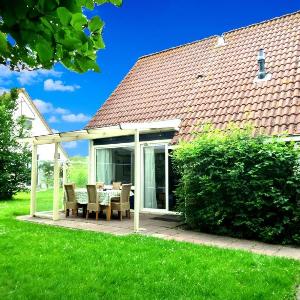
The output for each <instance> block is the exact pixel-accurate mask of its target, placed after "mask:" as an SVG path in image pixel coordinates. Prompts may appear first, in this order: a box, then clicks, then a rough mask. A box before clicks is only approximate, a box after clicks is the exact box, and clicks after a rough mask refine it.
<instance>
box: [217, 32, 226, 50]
mask: <svg viewBox="0 0 300 300" xmlns="http://www.w3.org/2000/svg"><path fill="white" fill-rule="evenodd" d="M224 45H225V39H224V35H223V34H222V35H219V36H218V40H217V45H216V47H222V46H224Z"/></svg>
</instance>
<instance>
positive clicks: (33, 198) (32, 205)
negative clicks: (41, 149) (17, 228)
mask: <svg viewBox="0 0 300 300" xmlns="http://www.w3.org/2000/svg"><path fill="white" fill-rule="evenodd" d="M31 151H32V153H31V155H32V158H31V191H30V216H31V217H34V215H35V212H36V185H37V145H36V144H34V143H33V144H32V150H31Z"/></svg>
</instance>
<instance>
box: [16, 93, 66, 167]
mask: <svg viewBox="0 0 300 300" xmlns="http://www.w3.org/2000/svg"><path fill="white" fill-rule="evenodd" d="M30 101H31V100H29V99H27V97H26V96H25V95H24V94H23V93H22V92H20V93H19V98H18V101H17V102H18V107H17V110H16V112H15V117H16V118H17V117H20V116H24V117H26V118H28V119H31V120H32V129H31V136H38V135H47V134H49V133H52V132H51V130H49V128H47V126H46V125H45V120H42V119H41V117H40V116H39V114H38V113H36V111H35V110H36V108H34V107H33V105H32V104H30ZM54 151H55V146H54V144H47V145H39V146H38V147H37V155H38V160H40V161H41V160H53V159H54ZM59 155H60V159H61V160H62V161H66V160H67V159H68V158H67V157H66V155H65V153H64V152H63V151H62V150H61V149H59Z"/></svg>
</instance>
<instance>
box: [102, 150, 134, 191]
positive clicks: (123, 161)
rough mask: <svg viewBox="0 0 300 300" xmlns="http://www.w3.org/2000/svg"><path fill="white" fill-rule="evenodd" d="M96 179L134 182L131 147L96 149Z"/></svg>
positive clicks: (108, 181)
mask: <svg viewBox="0 0 300 300" xmlns="http://www.w3.org/2000/svg"><path fill="white" fill-rule="evenodd" d="M96 181H97V182H104V183H105V184H108V185H109V184H112V182H114V181H120V182H122V183H131V184H134V151H133V148H132V147H120V148H99V149H96Z"/></svg>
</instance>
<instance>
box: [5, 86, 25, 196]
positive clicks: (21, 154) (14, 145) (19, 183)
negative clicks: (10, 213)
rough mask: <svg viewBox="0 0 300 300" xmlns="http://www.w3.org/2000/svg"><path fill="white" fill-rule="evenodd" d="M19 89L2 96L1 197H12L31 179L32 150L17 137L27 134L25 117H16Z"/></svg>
mask: <svg viewBox="0 0 300 300" xmlns="http://www.w3.org/2000/svg"><path fill="white" fill-rule="evenodd" d="M17 97H18V92H17V90H12V91H11V92H10V93H5V94H3V95H2V96H0V124H1V130H0V174H1V176H0V199H1V198H2V199H3V198H11V197H12V196H13V195H14V194H16V193H17V192H19V191H21V190H23V189H24V188H25V184H26V183H28V182H29V180H30V168H29V163H30V152H29V151H28V149H27V148H26V146H22V145H20V144H19V143H18V142H17V138H19V137H24V136H25V135H26V125H25V120H24V119H23V118H19V119H15V118H14V116H13V114H14V112H15V110H16V109H17V102H16V101H17Z"/></svg>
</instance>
